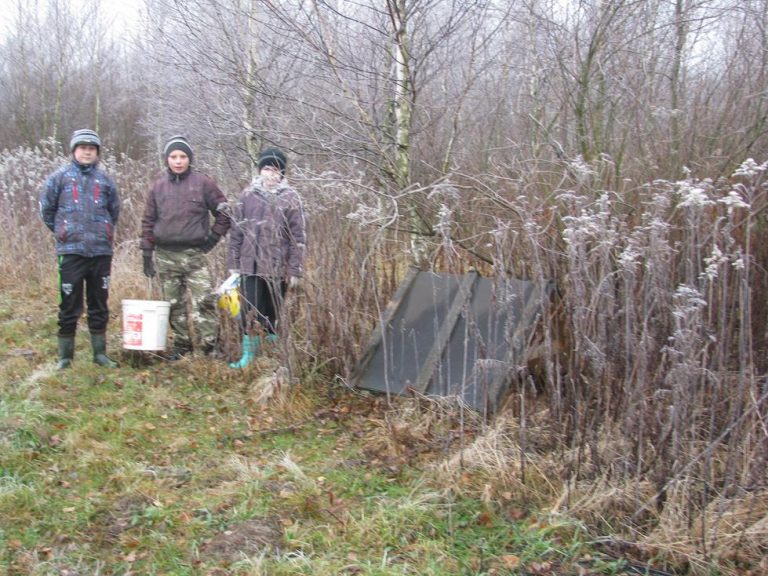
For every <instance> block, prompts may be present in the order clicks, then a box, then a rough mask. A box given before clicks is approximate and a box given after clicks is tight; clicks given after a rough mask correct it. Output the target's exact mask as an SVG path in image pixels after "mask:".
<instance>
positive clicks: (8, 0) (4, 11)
mask: <svg viewBox="0 0 768 576" xmlns="http://www.w3.org/2000/svg"><path fill="white" fill-rule="evenodd" d="M38 1H39V3H40V6H41V7H42V6H45V4H46V0H38ZM65 1H66V0H65ZM68 1H69V4H70V5H71V6H72V7H77V6H82V5H83V0H68ZM19 2H21V3H22V4H29V0H0V39H2V38H3V37H4V36H5V34H6V33H7V32H8V30H9V29H10V27H11V26H12V25H13V23H14V21H15V20H16V6H17V5H18V3H19ZM143 6H144V2H143V0H101V12H102V14H103V15H104V16H105V18H106V19H108V20H110V21H112V22H113V26H114V31H115V34H116V35H117V36H121V35H123V34H126V33H130V32H131V31H133V29H135V27H136V26H137V25H138V22H139V14H140V12H141V10H143Z"/></svg>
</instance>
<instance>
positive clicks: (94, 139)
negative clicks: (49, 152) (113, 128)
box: [69, 128, 101, 153]
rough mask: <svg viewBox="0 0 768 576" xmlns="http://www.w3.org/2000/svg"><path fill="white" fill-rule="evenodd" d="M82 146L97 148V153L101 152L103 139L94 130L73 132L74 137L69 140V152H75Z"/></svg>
mask: <svg viewBox="0 0 768 576" xmlns="http://www.w3.org/2000/svg"><path fill="white" fill-rule="evenodd" d="M81 144H90V145H91V146H96V151H97V153H100V152H101V138H99V135H98V134H96V132H94V131H93V130H89V129H87V128H83V129H81V130H75V131H74V132H72V137H71V138H70V139H69V151H70V152H74V151H75V148H77V147H78V146H80V145H81Z"/></svg>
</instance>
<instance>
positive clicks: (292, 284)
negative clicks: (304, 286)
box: [288, 276, 301, 290]
mask: <svg viewBox="0 0 768 576" xmlns="http://www.w3.org/2000/svg"><path fill="white" fill-rule="evenodd" d="M300 286H301V278H299V277H298V276H291V277H290V278H288V287H289V288H292V289H294V290H295V289H297V288H299V287H300Z"/></svg>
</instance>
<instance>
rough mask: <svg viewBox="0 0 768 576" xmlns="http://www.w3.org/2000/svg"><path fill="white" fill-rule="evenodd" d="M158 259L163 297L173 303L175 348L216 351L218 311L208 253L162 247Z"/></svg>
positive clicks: (156, 256)
mask: <svg viewBox="0 0 768 576" xmlns="http://www.w3.org/2000/svg"><path fill="white" fill-rule="evenodd" d="M155 260H156V264H157V278H158V280H159V282H160V289H161V291H162V295H163V299H164V300H167V301H168V302H170V304H171V311H170V324H171V331H172V333H173V347H174V349H176V350H180V351H188V350H193V349H195V350H200V351H202V352H210V351H212V350H213V348H214V345H215V344H216V331H217V327H218V312H217V310H216V296H215V295H214V287H213V284H212V278H211V272H210V270H209V269H208V262H207V261H206V257H205V254H203V253H202V252H201V251H200V250H198V249H196V248H188V249H186V250H179V251H172V250H163V249H161V248H158V249H157V250H156V251H155ZM190 314H191V317H190ZM190 325H191V327H190Z"/></svg>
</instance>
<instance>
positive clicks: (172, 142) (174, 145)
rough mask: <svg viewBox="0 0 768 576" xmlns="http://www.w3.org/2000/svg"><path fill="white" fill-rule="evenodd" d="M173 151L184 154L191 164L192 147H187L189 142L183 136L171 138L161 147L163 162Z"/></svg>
mask: <svg viewBox="0 0 768 576" xmlns="http://www.w3.org/2000/svg"><path fill="white" fill-rule="evenodd" d="M174 150H181V151H182V152H184V154H186V155H187V156H189V163H190V164H192V156H193V154H192V146H190V145H189V142H188V141H187V139H186V138H185V137H184V136H179V135H176V136H171V138H170V139H169V140H168V142H166V143H165V146H164V147H163V160H165V161H167V160H168V156H170V155H171V152H173V151H174Z"/></svg>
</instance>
